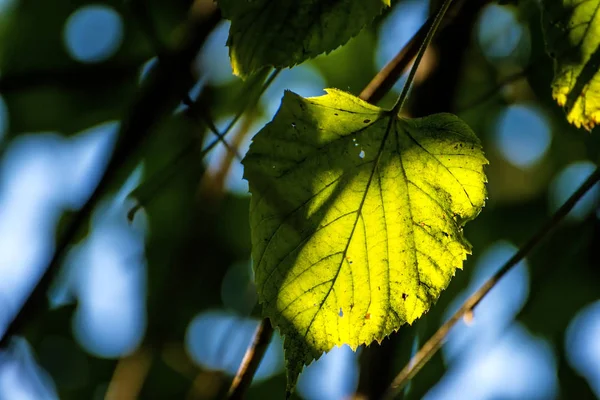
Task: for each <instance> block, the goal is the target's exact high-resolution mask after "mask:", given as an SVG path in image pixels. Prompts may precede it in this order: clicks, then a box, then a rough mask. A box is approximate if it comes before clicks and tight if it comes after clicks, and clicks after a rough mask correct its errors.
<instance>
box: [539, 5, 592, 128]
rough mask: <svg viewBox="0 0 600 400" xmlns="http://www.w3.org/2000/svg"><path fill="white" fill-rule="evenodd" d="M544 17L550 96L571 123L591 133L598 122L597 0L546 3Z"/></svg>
mask: <svg viewBox="0 0 600 400" xmlns="http://www.w3.org/2000/svg"><path fill="white" fill-rule="evenodd" d="M543 16H544V17H543V22H544V33H545V37H546V47H547V49H548V52H549V53H550V55H551V56H552V57H553V58H554V60H555V62H554V80H553V82H552V96H553V97H554V99H555V100H556V102H557V103H558V104H559V105H560V106H563V107H565V109H566V112H567V120H568V121H569V122H570V123H571V124H573V125H575V126H577V127H578V128H579V127H582V126H583V127H584V128H585V129H587V130H591V129H592V128H593V127H594V126H595V125H597V124H598V123H600V0H560V1H556V0H546V1H545V2H544V14H543Z"/></svg>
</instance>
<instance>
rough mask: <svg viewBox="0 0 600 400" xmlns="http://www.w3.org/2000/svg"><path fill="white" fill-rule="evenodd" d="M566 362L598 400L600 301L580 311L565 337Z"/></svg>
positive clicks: (599, 394)
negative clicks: (582, 378)
mask: <svg viewBox="0 0 600 400" xmlns="http://www.w3.org/2000/svg"><path fill="white" fill-rule="evenodd" d="M565 348H566V354H567V361H568V362H569V364H571V366H572V367H573V368H574V369H575V370H576V371H577V372H579V373H580V374H581V375H582V376H584V377H585V378H586V379H587V381H588V383H589V385H590V387H591V388H592V389H593V390H594V392H595V393H596V396H597V397H598V398H600V362H598V360H600V300H599V301H596V302H595V303H593V304H591V305H589V306H587V307H585V308H584V309H583V310H581V311H580V312H579V313H578V314H577V315H576V316H575V318H573V320H572V321H571V323H570V324H569V327H568V328H567V334H566V336H565Z"/></svg>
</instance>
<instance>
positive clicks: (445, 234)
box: [442, 232, 450, 237]
mask: <svg viewBox="0 0 600 400" xmlns="http://www.w3.org/2000/svg"><path fill="white" fill-rule="evenodd" d="M442 233H443V234H444V236H446V237H448V236H450V235H448V233H447V232H442Z"/></svg>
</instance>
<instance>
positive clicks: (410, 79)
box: [390, 0, 452, 115]
mask: <svg viewBox="0 0 600 400" xmlns="http://www.w3.org/2000/svg"><path fill="white" fill-rule="evenodd" d="M451 4H452V0H444V4H442V7H441V8H440V9H439V11H438V12H437V14H436V16H435V19H434V20H433V23H432V24H431V27H430V28H429V30H428V31H427V36H425V39H424V40H423V43H421V47H419V51H418V53H417V55H416V57H415V62H414V63H413V65H412V67H411V68H410V72H409V73H408V78H407V79H406V83H405V84H404V87H403V88H402V93H400V96H399V97H398V100H397V101H396V104H394V107H393V108H392V109H391V110H390V114H392V115H396V114H398V113H399V112H400V110H402V106H403V105H404V102H405V101H406V98H407V97H408V92H409V91H410V88H411V86H412V83H413V81H414V79H415V75H416V74H417V70H418V69H419V64H420V63H421V60H422V59H423V56H424V55H425V51H426V50H427V47H429V44H430V43H431V40H432V39H433V36H434V35H435V33H436V32H437V30H438V28H439V27H440V24H441V22H442V20H443V19H444V15H446V11H448V8H450V5H451Z"/></svg>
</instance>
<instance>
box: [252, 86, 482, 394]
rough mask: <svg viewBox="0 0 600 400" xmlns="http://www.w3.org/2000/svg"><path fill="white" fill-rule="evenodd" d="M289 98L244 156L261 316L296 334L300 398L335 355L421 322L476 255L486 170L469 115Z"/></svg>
mask: <svg viewBox="0 0 600 400" xmlns="http://www.w3.org/2000/svg"><path fill="white" fill-rule="evenodd" d="M327 92H328V94H327V95H325V96H321V97H316V98H309V99H304V98H302V97H300V96H298V95H295V94H294V93H291V92H286V94H285V96H284V98H283V101H282V104H281V107H280V109H279V111H278V113H277V115H276V116H275V118H274V119H273V121H272V122H271V123H269V124H268V125H266V126H265V128H264V129H263V130H262V131H260V132H259V133H258V134H257V135H256V136H255V137H254V140H253V143H252V145H251V147H250V150H249V152H248V154H247V156H246V158H245V159H244V167H245V177H246V179H248V181H249V184H250V191H251V192H252V201H251V206H250V226H251V232H252V255H253V258H254V263H255V264H254V268H255V273H256V284H257V288H258V291H259V293H258V294H259V299H260V301H261V303H262V304H263V312H264V314H265V316H267V317H269V318H270V319H271V321H272V323H273V324H274V325H275V326H277V327H278V328H279V329H280V330H281V332H282V333H283V334H284V335H285V350H286V360H287V369H288V389H289V390H291V389H293V387H294V385H295V382H296V379H297V376H298V374H299V373H300V371H301V370H302V368H303V366H304V365H305V364H309V363H310V362H311V361H312V360H314V359H316V358H319V357H320V356H321V354H322V353H323V352H326V351H329V350H331V349H332V348H333V347H334V346H339V345H342V344H348V345H349V346H350V347H352V348H353V349H356V347H357V346H359V345H361V344H363V343H366V344H369V343H371V342H373V341H375V340H377V341H380V340H382V339H383V338H384V337H385V336H387V335H389V334H390V333H392V332H393V331H395V330H397V329H398V328H400V326H401V325H403V324H404V323H406V322H408V323H412V322H413V321H414V320H415V319H416V318H419V317H420V316H421V315H423V313H425V312H426V311H427V310H428V309H429V308H430V307H431V305H432V304H433V303H434V302H435V301H436V300H437V299H438V297H439V295H440V293H441V291H442V290H443V289H445V288H446V287H447V285H448V283H449V282H450V279H451V278H452V276H453V275H454V272H455V270H456V268H461V267H462V263H463V260H464V259H465V257H466V255H467V254H468V253H469V252H470V246H469V244H468V242H467V241H466V240H465V239H464V237H463V233H462V226H463V224H464V223H465V222H466V221H468V220H470V219H472V218H474V217H475V216H477V214H478V213H479V211H480V210H481V208H482V207H483V205H484V200H485V196H486V194H485V176H484V173H483V166H484V164H486V163H487V161H486V159H485V157H484V156H483V152H482V149H481V146H480V144H479V140H478V139H477V137H476V136H475V134H474V133H473V132H472V131H471V130H470V129H469V127H468V126H467V125H466V124H465V123H464V122H462V121H461V120H460V119H459V118H458V117H456V116H453V115H450V114H437V115H432V116H429V117H426V118H421V119H405V118H398V117H396V116H394V115H392V114H391V113H390V112H389V111H386V110H382V109H380V108H378V107H375V106H372V105H369V104H368V103H365V102H363V101H361V100H360V99H358V98H356V97H354V96H352V95H350V94H347V93H344V92H341V91H338V90H328V91H327Z"/></svg>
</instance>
